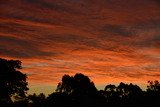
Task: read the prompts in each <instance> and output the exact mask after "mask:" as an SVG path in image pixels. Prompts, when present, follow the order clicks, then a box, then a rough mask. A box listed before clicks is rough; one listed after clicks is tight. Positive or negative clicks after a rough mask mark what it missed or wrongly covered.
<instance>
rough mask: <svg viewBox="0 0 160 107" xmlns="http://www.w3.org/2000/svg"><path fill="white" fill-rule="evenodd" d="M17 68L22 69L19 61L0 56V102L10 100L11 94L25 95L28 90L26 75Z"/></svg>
mask: <svg viewBox="0 0 160 107" xmlns="http://www.w3.org/2000/svg"><path fill="white" fill-rule="evenodd" d="M19 69H22V66H21V61H19V60H6V59H2V58H0V103H9V102H11V97H12V96H17V97H24V96H25V94H26V92H27V90H28V87H27V85H28V83H27V82H26V78H27V76H26V74H23V73H22V72H20V71H19Z"/></svg>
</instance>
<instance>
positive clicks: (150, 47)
mask: <svg viewBox="0 0 160 107" xmlns="http://www.w3.org/2000/svg"><path fill="white" fill-rule="evenodd" d="M159 5H160V2H158V1H157V0H140V1H135V0H130V1H128V0H123V1H121V0H100V1H99V0H92V1H90V0H77V1H76V0H63V1H59V0H54V1H52V0H43V1H42V0H40V1H36V2H34V1H30V0H21V1H18V2H17V1H16V0H7V1H6V0H1V1H0V57H1V58H7V59H17V60H20V61H22V66H23V69H22V70H21V71H22V72H24V73H26V74H27V75H28V82H29V86H30V88H31V93H32V92H34V91H35V92H41V91H42V92H43V91H44V90H45V88H44V87H46V91H45V93H50V92H52V91H54V89H55V87H56V85H57V83H58V82H60V81H61V77H62V76H63V75H64V74H69V75H74V74H75V73H83V74H85V75H87V76H89V78H90V79H91V80H92V81H93V82H94V83H95V85H96V86H97V87H99V88H102V87H104V86H105V85H106V84H109V83H111V84H118V83H120V82H127V83H130V82H132V83H135V84H138V85H140V86H142V87H144V85H146V84H147V81H148V80H160V48H159V47H160V6H159ZM51 87H53V88H51ZM50 88H51V89H50Z"/></svg>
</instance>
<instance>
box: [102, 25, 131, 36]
mask: <svg viewBox="0 0 160 107" xmlns="http://www.w3.org/2000/svg"><path fill="white" fill-rule="evenodd" d="M102 31H105V32H108V33H111V34H112V35H116V36H125V37H127V36H132V35H133V34H134V32H133V31H128V30H127V27H125V26H120V25H105V26H103V28H102Z"/></svg>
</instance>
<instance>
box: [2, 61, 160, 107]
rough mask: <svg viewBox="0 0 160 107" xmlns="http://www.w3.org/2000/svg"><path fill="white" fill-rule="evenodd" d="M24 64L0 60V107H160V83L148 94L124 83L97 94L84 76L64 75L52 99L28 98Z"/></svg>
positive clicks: (153, 83)
mask: <svg viewBox="0 0 160 107" xmlns="http://www.w3.org/2000/svg"><path fill="white" fill-rule="evenodd" d="M21 68H22V67H21V62H20V61H18V60H6V59H1V58H0V107H154V106H155V107H156V106H157V107H159V106H160V83H159V82H158V81H148V86H147V87H146V91H143V90H142V89H141V88H140V87H139V86H138V85H135V84H132V83H130V84H125V83H123V82H121V83H120V84H119V85H118V86H115V85H113V84H109V85H106V86H105V88H104V90H97V88H96V87H95V85H94V83H93V82H92V81H91V80H90V79H89V78H88V77H87V76H85V75H83V74H81V73H78V74H75V75H74V76H69V75H64V76H63V77H62V80H61V82H59V83H58V85H57V88H56V90H55V91H54V90H53V93H51V94H50V95H49V96H47V97H46V96H45V95H44V94H43V93H41V94H39V95H37V94H33V95H28V94H27V91H28V90H29V88H28V87H27V86H28V83H27V82H26V78H27V76H26V75H25V74H23V73H21V72H20V71H19V70H20V69H21Z"/></svg>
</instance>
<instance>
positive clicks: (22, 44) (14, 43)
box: [0, 35, 55, 58]
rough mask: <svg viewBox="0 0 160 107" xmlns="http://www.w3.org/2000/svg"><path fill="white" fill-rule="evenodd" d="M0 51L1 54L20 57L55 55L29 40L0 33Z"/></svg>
mask: <svg viewBox="0 0 160 107" xmlns="http://www.w3.org/2000/svg"><path fill="white" fill-rule="evenodd" d="M0 44H1V46H0V52H1V55H4V56H10V57H18V58H32V57H42V56H43V57H44V56H52V55H55V53H53V52H45V51H42V50H40V49H39V48H40V47H38V46H35V44H34V43H33V42H31V41H28V40H22V39H18V38H14V37H6V36H3V35H0Z"/></svg>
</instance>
